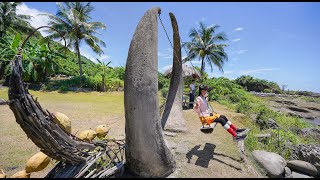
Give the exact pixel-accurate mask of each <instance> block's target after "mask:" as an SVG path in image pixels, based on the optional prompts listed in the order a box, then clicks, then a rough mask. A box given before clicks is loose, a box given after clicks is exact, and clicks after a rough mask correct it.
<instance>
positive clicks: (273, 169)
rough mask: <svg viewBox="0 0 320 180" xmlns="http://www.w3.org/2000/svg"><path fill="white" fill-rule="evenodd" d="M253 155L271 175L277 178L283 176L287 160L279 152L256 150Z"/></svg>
mask: <svg viewBox="0 0 320 180" xmlns="http://www.w3.org/2000/svg"><path fill="white" fill-rule="evenodd" d="M252 155H253V157H254V159H255V160H256V161H257V162H258V163H259V164H260V165H261V166H262V167H263V168H264V169H265V170H266V171H267V174H268V176H269V177H271V178H277V177H282V176H283V173H284V168H285V167H286V165H287V162H286V160H285V159H284V158H283V157H281V156H280V155H279V154H276V153H273V152H267V151H260V150H254V151H253V152H252Z"/></svg>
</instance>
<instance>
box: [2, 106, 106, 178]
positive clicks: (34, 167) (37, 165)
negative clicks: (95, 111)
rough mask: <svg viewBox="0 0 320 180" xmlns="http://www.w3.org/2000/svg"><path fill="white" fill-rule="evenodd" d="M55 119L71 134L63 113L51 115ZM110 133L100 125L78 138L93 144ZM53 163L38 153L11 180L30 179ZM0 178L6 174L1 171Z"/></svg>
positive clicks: (68, 123) (67, 120) (41, 153)
mask: <svg viewBox="0 0 320 180" xmlns="http://www.w3.org/2000/svg"><path fill="white" fill-rule="evenodd" d="M51 115H52V117H53V118H54V121H55V122H56V123H57V124H58V125H59V126H60V127H61V128H63V129H64V130H66V131H67V132H69V133H71V121H70V119H69V118H68V116H66V115H65V114H63V113H60V112H54V113H52V114H51ZM109 131H110V128H108V127H107V126H106V125H99V126H97V127H96V130H95V131H94V130H84V131H82V132H80V133H79V134H78V135H77V137H78V138H79V139H82V140H84V141H88V142H91V141H92V140H94V139H95V138H97V139H104V138H107V137H108V136H107V134H108V132H109ZM50 162H51V158H50V157H48V156H47V155H46V154H44V153H43V152H38V153H37V154H35V155H33V156H32V157H31V158H30V159H29V160H28V161H27V163H26V166H25V169H24V170H22V171H19V172H17V173H15V174H13V175H12V176H11V177H10V178H30V175H31V173H32V172H38V171H41V170H43V169H45V168H46V167H47V166H48V164H49V163H50ZM0 178H6V174H5V173H4V172H3V170H2V169H0Z"/></svg>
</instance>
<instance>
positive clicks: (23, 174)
mask: <svg viewBox="0 0 320 180" xmlns="http://www.w3.org/2000/svg"><path fill="white" fill-rule="evenodd" d="M10 178H30V173H27V171H26V170H22V171H19V172H17V173H15V174H13V175H12V176H11V177H10Z"/></svg>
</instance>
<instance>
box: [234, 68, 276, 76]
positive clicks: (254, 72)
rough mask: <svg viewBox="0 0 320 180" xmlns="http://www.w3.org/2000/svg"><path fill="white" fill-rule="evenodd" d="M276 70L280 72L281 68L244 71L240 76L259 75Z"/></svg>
mask: <svg viewBox="0 0 320 180" xmlns="http://www.w3.org/2000/svg"><path fill="white" fill-rule="evenodd" d="M274 70H279V68H262V69H253V70H244V71H240V72H239V74H240V75H249V74H257V73H262V72H264V71H274Z"/></svg>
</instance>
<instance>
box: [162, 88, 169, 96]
mask: <svg viewBox="0 0 320 180" xmlns="http://www.w3.org/2000/svg"><path fill="white" fill-rule="evenodd" d="M160 92H161V96H162V97H163V98H167V95H168V92H169V88H168V87H164V88H162V89H161V90H160Z"/></svg>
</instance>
